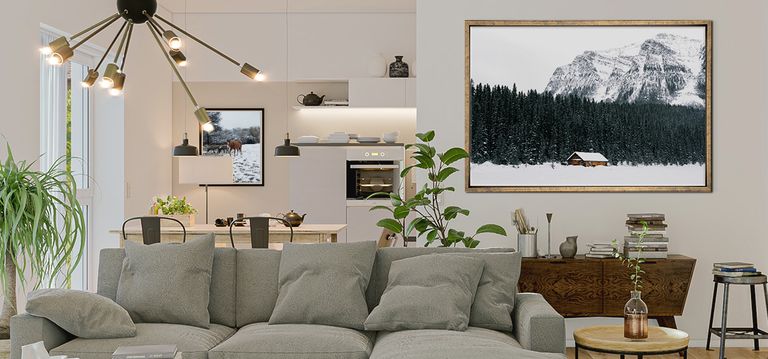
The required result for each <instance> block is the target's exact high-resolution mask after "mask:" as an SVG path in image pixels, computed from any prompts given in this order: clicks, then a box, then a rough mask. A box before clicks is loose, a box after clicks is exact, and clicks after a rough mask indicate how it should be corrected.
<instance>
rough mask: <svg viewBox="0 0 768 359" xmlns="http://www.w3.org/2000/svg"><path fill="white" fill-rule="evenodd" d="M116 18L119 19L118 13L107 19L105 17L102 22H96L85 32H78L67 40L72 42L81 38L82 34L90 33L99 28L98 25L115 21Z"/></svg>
mask: <svg viewBox="0 0 768 359" xmlns="http://www.w3.org/2000/svg"><path fill="white" fill-rule="evenodd" d="M118 17H120V13H117V14H114V15H112V16H109V17H107V18H106V19H104V20H101V21H99V22H97V23H95V24H93V25H91V26H89V27H88V28H86V29H85V30H83V31H80V32H78V33H77V34H74V35H72V36H70V37H69V39H70V40H74V39H76V38H78V37H80V36H82V35H83V34H85V33H87V32H88V31H91V30H93V29H95V28H96V27H98V26H100V25H103V24H104V23H105V22H107V21H110V20H112V19H116V18H118Z"/></svg>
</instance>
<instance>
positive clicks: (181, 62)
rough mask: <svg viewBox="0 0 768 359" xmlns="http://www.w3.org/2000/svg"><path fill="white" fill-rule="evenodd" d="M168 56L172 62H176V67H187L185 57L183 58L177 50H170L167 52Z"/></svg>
mask: <svg viewBox="0 0 768 359" xmlns="http://www.w3.org/2000/svg"><path fill="white" fill-rule="evenodd" d="M168 54H169V55H171V58H172V59H173V61H175V62H176V66H179V67H184V66H187V57H186V56H184V53H183V52H181V51H179V50H170V51H168Z"/></svg>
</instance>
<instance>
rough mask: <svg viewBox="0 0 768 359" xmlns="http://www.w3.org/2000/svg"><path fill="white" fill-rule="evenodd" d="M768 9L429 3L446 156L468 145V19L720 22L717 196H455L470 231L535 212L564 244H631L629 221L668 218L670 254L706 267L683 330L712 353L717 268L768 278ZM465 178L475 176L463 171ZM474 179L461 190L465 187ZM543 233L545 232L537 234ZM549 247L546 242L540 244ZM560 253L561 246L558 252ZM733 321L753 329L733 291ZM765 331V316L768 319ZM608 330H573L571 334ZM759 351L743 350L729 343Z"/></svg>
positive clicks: (710, 3)
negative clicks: (574, 239) (568, 239)
mask: <svg viewBox="0 0 768 359" xmlns="http://www.w3.org/2000/svg"><path fill="white" fill-rule="evenodd" d="M766 14H768V8H767V7H766V3H765V2H763V1H759V0H752V1H742V2H739V6H738V7H733V4H730V3H727V2H722V1H716V0H706V1H702V0H685V1H682V0H681V1H671V2H670V1H662V0H648V1H641V2H622V3H621V6H617V3H616V2H615V1H608V0H583V1H578V2H573V1H569V0H553V1H547V2H530V1H519V0H515V1H509V0H473V1H451V2H446V1H440V0H420V1H419V2H418V4H417V50H418V52H419V61H420V62H421V63H422V64H429V66H421V67H420V70H419V88H418V101H419V102H418V109H419V121H418V128H419V129H420V130H426V129H437V140H436V143H437V144H438V146H439V147H446V146H463V145H464V140H463V139H464V23H463V21H464V20H466V19H494V20H495V19H510V20H517V19H537V20H539V19H547V20H549V19H712V20H714V104H713V105H714V193H711V194H670V193H648V194H642V193H627V194H607V193H606V194H587V193H563V194H501V193H488V194H467V193H465V192H464V191H462V190H459V191H457V193H455V194H450V195H448V196H446V200H447V201H449V202H455V203H458V204H460V205H462V206H465V207H467V208H468V209H470V210H472V216H471V217H470V219H469V220H465V221H462V222H461V223H460V224H459V226H461V227H465V228H467V229H470V228H475V227H476V226H478V225H480V224H483V223H486V222H496V223H499V224H503V225H504V226H505V227H506V228H507V229H508V230H512V228H511V224H510V211H512V210H514V209H515V208H525V209H526V211H527V213H528V214H529V215H530V216H531V217H532V221H533V223H534V225H536V224H537V223H538V224H539V225H544V224H545V223H546V219H545V218H544V213H545V212H553V213H554V219H553V226H552V227H553V228H552V231H553V241H554V242H555V243H557V244H559V243H560V242H562V241H563V240H564V237H565V236H566V235H572V234H573V235H579V245H580V247H581V248H582V251H583V248H584V247H585V244H586V243H589V242H595V241H609V240H611V239H613V238H621V236H623V234H624V231H625V230H626V229H625V227H624V226H623V222H624V220H625V214H626V213H630V212H643V211H654V212H656V211H658V212H662V213H666V214H667V218H668V223H669V237H670V239H671V243H670V247H671V248H670V249H671V251H672V252H676V253H683V254H686V255H689V256H692V257H694V258H697V259H698V262H697V266H696V272H695V275H694V278H693V283H692V285H691V288H690V293H689V295H688V303H687V305H686V308H685V313H684V315H683V316H682V318H678V324H679V326H680V327H681V328H682V329H683V330H685V331H687V332H688V333H690V334H691V335H692V337H693V338H694V339H696V340H699V341H697V342H696V343H695V344H699V345H700V344H701V341H700V340H701V339H705V338H706V330H707V329H706V328H707V324H708V323H707V318H708V316H709V311H708V309H709V303H710V300H711V295H712V292H711V291H712V277H711V274H710V269H711V267H712V263H713V262H717V261H724V260H744V261H752V262H755V263H756V264H757V265H758V266H759V267H761V268H762V269H763V270H768V258H767V257H766V256H765V253H766V250H768V242H766V241H765V240H764V238H763V233H764V232H765V229H764V224H765V221H766V215H767V214H768V213H767V211H766V194H768V191H767V188H768V187H767V186H766V180H767V179H768V178H766V169H767V168H768V167H766V164H765V163H766V162H765V159H764V155H765V153H766V143H768V133H766V122H765V119H766V115H768V111H767V108H766V101H765V100H766V97H767V96H768V87H766V82H765V80H766V74H767V72H766V64H768V61H767V60H768V58H767V57H766V50H768V45H767V44H768V41H766V40H768V36H766V21H765V19H766ZM462 172H463V170H462ZM463 178H464V176H463V173H460V174H459V175H457V176H455V177H453V180H452V183H450V184H451V185H454V186H456V188H463V187H464V183H463V182H464V180H463ZM537 227H538V226H537ZM540 243H541V241H540ZM482 246H514V243H513V241H512V240H511V239H501V238H490V237H489V238H484V239H483V242H482ZM553 247H555V245H554V244H553ZM732 292H733V294H732V302H731V309H732V310H731V312H730V313H729V319H731V323H734V324H737V323H742V325H746V324H747V323H749V316H748V314H747V312H748V310H745V308H748V301H747V298H748V294H746V292H745V291H744V289H743V288H739V290H734V291H732ZM761 317H762V319H761V320H762V323H763V324H765V318H764V315H763V314H761ZM598 322H601V323H605V322H607V320H596V319H580V320H569V321H568V326H569V328H570V329H572V328H573V327H575V326H579V325H584V324H590V323H591V324H594V323H598ZM732 344H733V345H738V344H742V345H748V344H749V343H748V342H742V343H738V342H732V343H729V345H732Z"/></svg>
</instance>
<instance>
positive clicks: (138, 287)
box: [116, 234, 214, 328]
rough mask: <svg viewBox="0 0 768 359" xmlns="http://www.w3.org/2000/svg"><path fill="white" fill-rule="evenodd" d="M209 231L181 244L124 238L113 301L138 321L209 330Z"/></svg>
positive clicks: (210, 241) (211, 241)
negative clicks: (118, 279) (120, 267)
mask: <svg viewBox="0 0 768 359" xmlns="http://www.w3.org/2000/svg"><path fill="white" fill-rule="evenodd" d="M213 250H214V237H213V234H208V235H205V236H202V237H200V238H198V239H194V240H191V241H187V243H184V244H175V243H158V244H152V245H144V244H140V243H134V242H130V241H126V242H125V259H124V260H123V270H122V273H121V274H120V281H119V282H118V284H117V296H116V302H117V304H120V305H121V306H122V307H123V308H125V309H126V310H128V313H129V314H130V315H131V318H133V320H134V321H135V322H137V323H169V324H186V325H192V326H196V327H202V328H208V327H209V326H210V324H211V323H210V315H209V313H208V302H209V299H210V298H209V296H210V293H209V290H210V287H211V272H212V268H213Z"/></svg>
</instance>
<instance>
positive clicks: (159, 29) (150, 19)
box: [143, 11, 165, 34]
mask: <svg viewBox="0 0 768 359" xmlns="http://www.w3.org/2000/svg"><path fill="white" fill-rule="evenodd" d="M143 14H144V16H145V17H146V18H147V20H149V22H151V23H152V25H154V26H155V30H157V31H158V33H159V34H162V33H163V32H165V29H163V27H162V26H161V25H160V24H159V23H158V22H157V21H155V19H153V18H152V16H149V14H147V12H146V11H144V12H143ZM155 16H157V15H155Z"/></svg>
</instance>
